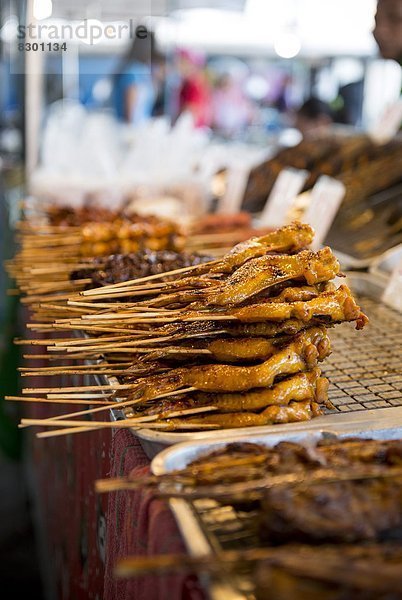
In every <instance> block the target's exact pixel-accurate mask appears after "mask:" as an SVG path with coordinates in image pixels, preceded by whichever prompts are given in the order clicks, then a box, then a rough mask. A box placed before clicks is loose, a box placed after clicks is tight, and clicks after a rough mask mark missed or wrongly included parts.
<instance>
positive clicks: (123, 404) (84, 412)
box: [20, 387, 196, 427]
mask: <svg viewBox="0 0 402 600" xmlns="http://www.w3.org/2000/svg"><path fill="white" fill-rule="evenodd" d="M194 391H196V388H193V387H188V388H183V389H181V390H176V391H174V392H168V393H166V394H161V395H160V396H156V397H155V398H154V400H162V399H163V398H169V397H171V396H178V395H181V394H187V393H189V392H194ZM141 402H143V400H142V398H137V399H135V400H123V401H118V402H114V404H113V406H112V407H109V406H100V407H99V408H90V409H88V410H81V411H79V412H74V413H68V414H65V415H57V416H56V417H54V418H53V420H59V419H66V418H68V419H69V418H74V417H81V416H83V415H91V414H93V413H98V412H102V411H104V410H109V409H110V408H113V410H114V409H116V410H120V409H122V408H126V407H127V406H134V405H135V404H140V403H141ZM44 421H47V419H44ZM20 427H21V425H20Z"/></svg>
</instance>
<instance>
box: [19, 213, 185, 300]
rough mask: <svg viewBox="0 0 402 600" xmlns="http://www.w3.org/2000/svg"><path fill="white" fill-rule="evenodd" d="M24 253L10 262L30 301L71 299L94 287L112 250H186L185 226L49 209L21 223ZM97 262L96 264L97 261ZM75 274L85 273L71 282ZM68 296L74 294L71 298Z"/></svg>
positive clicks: (155, 219)
mask: <svg viewBox="0 0 402 600" xmlns="http://www.w3.org/2000/svg"><path fill="white" fill-rule="evenodd" d="M18 230H19V238H18V241H19V243H20V250H19V251H18V253H17V254H16V256H15V257H14V259H13V260H12V261H10V262H9V264H8V270H9V273H10V275H11V276H12V277H13V278H14V279H15V280H16V282H17V285H18V288H19V289H20V291H22V292H23V293H24V294H26V295H27V297H28V298H27V300H26V302H31V301H32V302H37V301H43V300H44V298H45V297H48V300H49V301H52V300H53V298H54V296H55V295H56V296H59V295H60V294H61V293H64V294H66V293H67V294H68V295H70V294H71V293H73V292H74V291H79V290H81V289H85V288H87V287H88V286H90V285H91V284H92V283H93V282H92V271H93V270H95V269H98V270H99V269H100V268H101V267H102V265H103V263H104V262H105V260H106V259H105V257H106V256H108V255H110V254H111V253H112V252H123V253H130V252H131V253H133V252H137V251H141V252H143V251H145V250H152V251H154V252H161V251H171V252H174V253H175V252H178V251H180V250H181V249H182V248H183V246H184V244H185V236H184V234H183V232H182V231H181V229H180V227H179V226H177V225H176V224H174V223H171V222H169V221H166V220H161V219H158V218H156V217H152V216H148V217H142V216H138V215H130V216H126V215H124V214H120V213H119V212H115V211H112V210H109V209H106V208H99V207H98V208H95V207H93V206H84V207H82V208H70V207H63V206H61V207H60V206H49V207H47V208H45V209H44V210H42V214H41V215H38V216H37V219H36V220H35V219H31V220H26V221H22V222H21V223H20V224H19V228H18ZM94 258H95V259H97V262H96V264H94V263H93V259H94ZM73 271H76V272H78V273H79V274H80V277H78V278H77V277H75V278H74V280H73V281H71V280H70V275H71V273H72V272H73ZM67 297H68V296H67Z"/></svg>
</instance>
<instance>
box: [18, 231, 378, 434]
mask: <svg viewBox="0 0 402 600" xmlns="http://www.w3.org/2000/svg"><path fill="white" fill-rule="evenodd" d="M312 240H313V231H312V230H311V228H310V227H309V226H308V225H303V224H299V223H295V224H292V225H290V226H287V227H283V228H282V229H279V230H277V231H275V232H272V233H269V234H267V235H265V236H263V237H261V238H252V239H250V240H249V241H247V242H244V243H241V244H239V245H237V246H235V247H234V248H233V250H232V251H231V252H230V253H229V254H227V255H225V256H224V257H223V258H222V259H220V260H214V261H210V262H208V263H204V264H201V265H195V266H192V267H187V268H182V269H177V270H175V271H171V272H168V273H165V274H164V275H153V276H150V277H145V278H141V279H137V280H133V281H130V282H123V283H120V284H116V285H112V286H105V287H102V288H99V289H94V290H87V291H84V292H81V294H80V295H78V296H75V297H74V298H71V299H70V301H69V302H68V303H67V304H65V303H61V304H59V305H58V306H55V307H53V308H52V310H55V309H57V311H58V315H59V318H57V319H56V320H55V321H54V322H53V323H49V315H48V311H49V306H48V305H44V306H40V307H39V308H38V309H37V310H36V314H35V319H36V321H39V322H36V323H34V324H32V325H31V328H33V329H37V330H39V331H49V330H51V331H55V330H59V331H60V330H61V331H62V330H66V329H67V330H72V329H73V330H77V331H83V332H86V334H87V337H86V338H84V339H76V340H70V341H67V342H66V341H65V340H55V341H53V342H52V341H51V340H50V339H49V340H48V345H49V356H50V357H51V356H55V354H54V352H57V353H58V354H57V356H59V357H60V356H62V355H63V354H64V356H66V357H68V359H78V360H96V359H101V360H102V361H103V362H102V365H103V369H107V368H108V369H109V370H111V371H112V372H113V374H114V375H116V376H117V377H118V380H116V383H111V384H110V385H109V386H105V387H106V388H107V391H108V400H109V404H108V406H106V407H101V408H97V409H90V411H85V412H91V411H94V410H102V409H107V408H108V407H109V406H116V407H118V406H124V407H127V406H129V407H130V411H129V412H128V413H127V416H128V417H129V418H128V419H127V421H126V422H125V423H126V426H133V425H135V426H138V427H141V426H144V425H145V424H147V427H150V425H152V426H153V427H157V428H160V429H166V430H180V429H186V430H187V429H192V430H197V429H210V428H232V427H244V426H254V425H267V424H273V423H289V422H293V421H304V420H309V419H311V418H313V417H315V416H318V415H320V414H322V407H323V406H327V407H329V408H330V407H331V404H330V403H329V401H328V397H327V388H328V381H327V379H326V378H324V377H322V376H321V370H320V368H319V363H320V362H321V361H322V360H324V359H325V358H326V357H327V356H328V355H329V353H330V342H329V338H328V331H327V330H328V328H329V327H332V326H333V325H336V324H338V323H342V322H346V321H354V322H355V323H356V328H357V329H361V328H362V327H363V326H364V325H365V324H366V322H367V317H366V316H365V315H364V314H363V313H362V312H361V310H360V307H359V306H358V305H357V304H356V302H355V300H354V299H353V297H352V295H351V292H350V290H349V289H348V287H347V286H346V285H341V286H340V287H339V288H336V287H335V285H334V283H332V282H331V280H332V279H333V278H334V277H336V276H337V275H340V267H339V263H338V261H337V260H336V258H335V257H334V255H333V254H332V252H331V250H330V249H329V248H324V249H322V250H320V251H318V252H312V251H310V250H308V249H306V248H307V247H308V245H309V244H310V243H311V242H312ZM164 277H165V278H167V279H168V280H167V281H166V280H164V279H163V278H164ZM57 311H56V312H57ZM63 311H64V314H63ZM71 311H74V312H71ZM53 314H54V313H52V315H53ZM72 315H74V318H72ZM75 315H76V316H75ZM50 320H51V319H50ZM122 361H123V362H122ZM116 364H118V365H120V366H119V367H116ZM45 369H46V368H45ZM36 372H40V370H39V371H36ZM66 372H68V371H64V370H63V367H62V366H61V367H59V368H57V367H53V368H52V371H51V373H52V374H57V373H66ZM86 372H99V371H98V367H97V366H94V368H93V370H91V368H90V367H87V371H86ZM42 373H45V370H43V371H42ZM25 374H27V375H29V374H32V370H31V371H29V370H25ZM48 374H50V371H49V370H48ZM55 391H57V393H60V392H63V391H64V392H69V393H70V396H69V397H70V398H75V399H78V398H79V397H80V395H81V396H82V395H84V396H85V393H86V392H88V393H90V392H91V391H92V392H94V391H96V388H95V387H94V388H90V387H87V388H77V389H74V388H68V389H66V390H63V389H58V390H55ZM98 391H99V390H98ZM33 392H35V393H36V394H41V393H44V394H49V393H50V394H51V393H52V390H51V389H49V388H47V389H40V390H38V389H37V390H31V389H26V390H25V393H27V394H32V393H33ZM64 397H66V396H65V395H64ZM117 399H118V400H119V404H116V400H117ZM113 402H114V404H113ZM79 414H82V411H81V412H80V413H79ZM72 416H75V414H74V413H71V414H69V415H68V417H72ZM25 424H30V423H29V422H27V421H26V422H25ZM44 424H47V425H49V426H50V425H51V426H54V425H56V422H54V423H53V422H50V421H48V422H47V423H44ZM58 424H60V426H62V427H63V426H65V427H69V428H71V426H74V425H76V426H77V427H79V426H83V425H84V427H82V430H88V428H90V427H96V426H98V425H99V426H105V424H104V423H101V422H99V423H97V422H90V423H88V422H87V421H86V422H83V421H73V420H68V421H64V422H63V420H60V419H59V420H58ZM77 431H78V429H77Z"/></svg>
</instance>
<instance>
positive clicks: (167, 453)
mask: <svg viewBox="0 0 402 600" xmlns="http://www.w3.org/2000/svg"><path fill="white" fill-rule="evenodd" d="M401 412H402V409H401ZM392 421H393V419H390V420H388V422H387V423H386V422H385V421H384V423H383V425H384V427H379V428H376V427H368V428H366V427H361V428H359V429H357V430H355V431H353V435H354V436H358V437H363V438H364V437H370V438H372V439H399V438H400V437H402V422H401V421H400V425H399V427H395V425H394V423H393V422H392ZM331 433H335V431H331ZM336 433H337V435H338V436H339V437H347V436H348V435H351V433H352V432H351V431H350V428H349V427H340V428H339V429H338V431H336ZM325 435H327V431H322V430H317V431H315V432H306V431H304V432H299V433H290V432H283V430H282V432H281V433H279V432H276V433H275V434H265V435H247V436H243V437H242V438H241V439H242V440H243V441H247V442H253V443H260V444H263V445H266V446H273V445H275V444H277V443H278V442H280V441H285V440H287V441H294V442H301V443H302V442H310V443H311V442H312V441H318V440H319V439H321V438H322V437H323V436H325ZM241 439H239V437H238V436H230V435H228V434H226V436H225V437H222V438H221V439H220V440H219V441H214V442H212V443H211V442H206V441H198V442H192V443H191V442H186V443H183V444H179V445H177V446H174V447H173V448H168V449H166V450H164V451H163V452H161V453H160V454H159V455H158V456H156V457H155V458H154V459H153V461H152V464H151V469H152V472H153V473H154V474H155V475H161V474H163V473H167V472H170V471H173V470H176V469H182V468H184V467H186V466H187V465H188V464H189V463H190V462H191V461H192V460H195V458H197V457H198V456H200V455H202V454H205V453H206V452H210V451H213V450H217V449H218V448H221V447H223V446H225V445H226V444H229V443H231V442H235V441H236V442H239V441H240V440H241ZM169 503H170V507H171V509H172V511H173V514H174V516H175V519H176V521H177V524H178V526H179V529H180V531H181V533H182V535H183V538H184V541H185V543H186V546H187V549H188V551H189V553H190V554H191V555H192V556H196V557H201V556H206V555H211V554H214V553H216V552H219V551H220V550H231V549H232V550H233V549H236V548H242V549H245V548H248V547H255V546H256V545H257V544H258V540H257V537H256V532H255V530H253V528H252V527H251V526H250V515H248V514H247V513H242V512H238V511H237V510H235V508H234V507H232V506H231V505H230V504H229V505H224V506H223V505H221V504H218V503H217V502H215V501H214V500H208V499H206V500H205V499H202V500H195V501H193V502H187V501H185V500H181V499H177V498H175V499H172V500H170V501H169ZM207 585H208V588H209V594H210V597H211V599H212V600H254V594H253V582H252V579H251V577H250V576H247V575H236V576H233V574H232V575H231V576H230V577H229V576H225V574H224V572H223V573H222V575H221V576H220V577H219V579H215V578H210V579H208V580H207Z"/></svg>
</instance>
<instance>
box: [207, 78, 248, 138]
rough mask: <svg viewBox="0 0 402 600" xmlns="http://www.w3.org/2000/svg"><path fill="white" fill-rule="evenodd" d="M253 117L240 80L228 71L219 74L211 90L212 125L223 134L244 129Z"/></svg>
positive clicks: (229, 134) (236, 132)
mask: <svg viewBox="0 0 402 600" xmlns="http://www.w3.org/2000/svg"><path fill="white" fill-rule="evenodd" d="M252 119H253V107H252V104H251V102H250V101H249V100H248V99H247V98H246V96H245V94H244V93H243V91H242V88H241V85H240V82H238V81H236V80H235V78H234V77H232V76H231V75H230V74H229V73H226V74H224V75H221V76H220V77H219V78H218V81H217V82H216V84H215V88H214V90H213V92H212V127H213V129H215V130H216V131H217V132H219V133H221V134H222V135H224V136H229V137H230V136H233V135H236V134H238V133H241V132H242V131H244V129H245V128H246V127H247V125H250V123H251V121H252Z"/></svg>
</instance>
